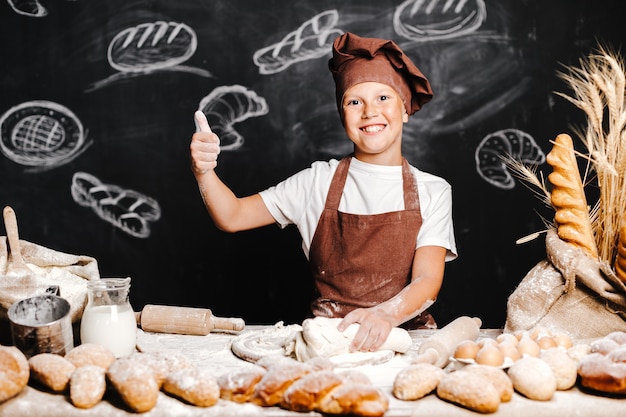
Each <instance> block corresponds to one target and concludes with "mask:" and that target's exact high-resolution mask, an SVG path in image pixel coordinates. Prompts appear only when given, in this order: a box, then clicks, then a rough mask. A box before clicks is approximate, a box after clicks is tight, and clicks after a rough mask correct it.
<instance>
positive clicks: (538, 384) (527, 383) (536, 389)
mask: <svg viewBox="0 0 626 417" xmlns="http://www.w3.org/2000/svg"><path fill="white" fill-rule="evenodd" d="M508 374H509V378H511V382H512V383H513V388H515V390H516V391H517V392H519V393H520V394H522V395H524V396H525V397H527V398H530V399H531V400H538V401H548V400H550V399H551V398H552V397H553V396H554V393H555V391H556V377H555V376H554V372H552V368H550V365H548V364H547V363H546V362H544V361H543V360H541V359H539V358H538V357H535V356H526V357H523V358H522V359H520V360H518V361H517V362H515V363H513V365H511V367H510V368H509V371H508Z"/></svg>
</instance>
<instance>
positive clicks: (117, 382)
mask: <svg viewBox="0 0 626 417" xmlns="http://www.w3.org/2000/svg"><path fill="white" fill-rule="evenodd" d="M106 374H107V378H108V380H109V382H110V383H111V386H112V387H113V389H114V390H115V391H116V392H117V393H118V394H119V395H120V397H121V399H122V400H123V401H124V403H126V405H127V406H128V407H129V408H130V409H131V410H132V411H134V412H136V413H144V412H146V411H149V410H151V409H152V408H154V406H155V405H156V403H157V400H158V398H159V388H160V387H159V385H158V384H157V381H156V378H155V376H154V371H153V370H152V368H151V367H150V366H148V365H146V364H144V363H142V362H140V361H137V360H135V359H133V358H132V355H131V356H127V357H123V358H119V359H117V360H116V361H115V362H113V363H112V364H111V366H109V369H107V373H106Z"/></svg>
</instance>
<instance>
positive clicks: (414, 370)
mask: <svg viewBox="0 0 626 417" xmlns="http://www.w3.org/2000/svg"><path fill="white" fill-rule="evenodd" d="M445 375H446V373H445V371H444V370H443V369H441V368H440V367H438V366H435V365H433V364H430V363H417V364H413V365H410V366H407V367H406V368H403V369H401V370H400V372H398V373H397V374H396V377H395V379H394V382H393V389H392V393H393V395H394V397H396V398H398V399H400V400H405V401H413V400H418V399H420V398H422V397H424V396H426V395H428V394H430V393H431V392H433V391H434V390H435V389H436V388H437V385H439V382H440V381H441V380H442V379H443V377H444V376H445Z"/></svg>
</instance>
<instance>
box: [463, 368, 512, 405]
mask: <svg viewBox="0 0 626 417" xmlns="http://www.w3.org/2000/svg"><path fill="white" fill-rule="evenodd" d="M463 371H465V372H473V373H476V374H478V375H482V376H484V377H485V378H487V379H488V380H489V382H491V384H492V385H493V386H494V388H495V389H496V390H498V392H499V393H500V402H503V403H505V402H508V401H511V398H512V397H513V383H512V382H511V379H510V378H509V376H508V375H507V374H506V372H504V370H502V369H500V368H496V367H493V366H489V365H468V366H466V367H465V368H463Z"/></svg>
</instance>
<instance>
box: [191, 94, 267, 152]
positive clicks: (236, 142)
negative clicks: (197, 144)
mask: <svg viewBox="0 0 626 417" xmlns="http://www.w3.org/2000/svg"><path fill="white" fill-rule="evenodd" d="M198 110H200V111H202V112H204V114H205V115H206V117H207V120H208V121H209V125H210V126H211V130H213V131H214V132H215V133H216V134H217V135H218V136H219V138H220V149H221V150H223V151H233V150H236V149H239V148H241V146H242V145H243V143H244V138H243V136H242V135H241V134H240V133H239V132H237V131H236V130H235V129H234V127H233V126H234V125H235V124H236V123H238V122H241V121H244V120H246V119H248V118H250V117H257V116H263V115H265V114H267V113H268V112H269V107H268V106H267V102H266V101H265V99H264V98H263V97H260V96H258V95H257V94H256V93H255V92H254V91H251V90H248V89H247V88H246V87H244V86H241V85H227V86H220V87H217V88H215V89H214V90H213V91H211V93H210V94H209V95H207V96H206V97H204V98H203V99H202V100H201V101H200V105H199V107H198Z"/></svg>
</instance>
